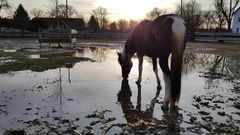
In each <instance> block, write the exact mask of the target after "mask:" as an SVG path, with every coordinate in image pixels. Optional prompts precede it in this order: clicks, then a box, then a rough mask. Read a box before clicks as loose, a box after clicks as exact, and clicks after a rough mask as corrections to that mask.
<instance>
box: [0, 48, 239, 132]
mask: <svg viewBox="0 0 240 135" xmlns="http://www.w3.org/2000/svg"><path fill="white" fill-rule="evenodd" d="M116 51H117V50H115V49H104V48H86V49H80V50H78V51H76V52H74V53H73V54H72V57H78V58H79V57H84V58H89V59H88V60H87V61H82V62H76V63H72V64H71V65H70V66H67V65H66V66H60V67H57V68H55V69H49V70H45V71H41V72H34V71H31V70H30V69H29V70H28V69H26V70H23V71H12V72H11V71H10V72H8V73H2V74H0V86H1V87H0V93H1V94H0V134H3V133H4V132H5V133H6V132H10V131H11V129H12V130H17V131H23V130H24V131H26V132H27V133H32V134H46V133H48V134H50V133H52V134H53V133H55V134H60V133H65V134H67V133H68V134H73V133H75V134H78V133H79V134H80V133H82V134H87V133H96V134H101V133H102V134H109V135H112V134H120V133H122V134H176V133H177V134H179V133H180V134H206V133H220V134H221V133H225V134H233V133H240V132H239V127H240V113H239V109H240V95H239V94H240V90H239V88H240V87H239V86H240V85H239V84H240V80H239V70H235V68H237V67H235V66H236V65H234V64H233V62H232V61H235V59H233V58H230V57H229V58H227V57H222V56H220V55H214V54H206V53H205V54H204V53H186V54H185V56H184V66H183V77H182V92H181V98H180V102H179V108H178V109H175V110H169V111H164V110H161V105H162V101H163V98H164V89H165V88H164V81H163V79H162V73H161V72H159V74H160V76H161V81H162V82H161V85H162V86H163V89H162V90H161V91H157V84H156V80H155V79H156V78H155V75H154V72H153V71H152V64H151V63H152V62H151V59H148V58H145V59H144V64H143V80H142V83H141V86H140V85H139V86H138V85H136V84H135V81H136V79H137V77H138V68H137V67H138V65H137V64H138V60H137V59H136V58H133V59H132V61H133V64H134V65H133V68H132V70H131V73H130V76H129V79H128V80H122V77H121V69H120V66H119V64H118V62H117V55H116ZM29 57H30V58H33V59H38V58H40V55H31V56H29ZM40 66H41V65H40ZM159 71H160V70H159Z"/></svg>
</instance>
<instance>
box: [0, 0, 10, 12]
mask: <svg viewBox="0 0 240 135" xmlns="http://www.w3.org/2000/svg"><path fill="white" fill-rule="evenodd" d="M10 8H11V6H10V4H9V3H8V0H0V13H1V10H2V9H3V10H7V9H10Z"/></svg>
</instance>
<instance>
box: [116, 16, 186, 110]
mask: <svg viewBox="0 0 240 135" xmlns="http://www.w3.org/2000/svg"><path fill="white" fill-rule="evenodd" d="M186 33H187V30H186V26H185V22H184V21H183V20H182V19H181V18H179V17H178V16H176V15H173V14H168V15H162V16H160V17H158V18H156V19H155V20H153V21H148V20H144V21H142V22H140V23H139V24H138V25H137V26H136V27H135V29H134V30H133V31H132V33H131V35H130V36H129V38H128V40H127V41H126V43H125V46H124V48H123V50H122V52H121V53H118V55H119V57H118V62H119V63H120V65H121V68H122V77H123V78H124V79H127V78H128V74H129V73H130V71H131V68H132V65H133V63H132V61H131V58H132V57H133V56H134V54H135V53H137V57H138V59H139V67H138V68H139V76H138V80H137V82H136V83H137V84H140V83H141V80H142V64H143V56H144V55H146V56H149V57H151V58H152V61H153V70H154V72H155V74H156V78H157V84H158V86H157V88H158V89H161V84H160V79H159V77H158V69H157V58H159V64H160V67H161V69H162V72H163V78H164V81H165V98H164V105H163V107H164V108H166V107H168V105H169V104H170V107H171V108H175V107H176V106H177V105H178V101H179V98H180V92H181V70H182V57H183V52H184V49H185V45H186ZM170 54H171V55H172V56H171V71H170V69H169V65H168V58H169V55H170Z"/></svg>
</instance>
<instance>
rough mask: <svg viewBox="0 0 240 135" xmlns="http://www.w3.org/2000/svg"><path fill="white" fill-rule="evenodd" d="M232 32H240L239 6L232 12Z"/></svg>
mask: <svg viewBox="0 0 240 135" xmlns="http://www.w3.org/2000/svg"><path fill="white" fill-rule="evenodd" d="M232 32H233V33H240V7H239V8H238V9H237V10H236V11H235V12H234V13H233V20H232Z"/></svg>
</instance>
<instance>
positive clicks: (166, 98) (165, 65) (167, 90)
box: [159, 58, 171, 109]
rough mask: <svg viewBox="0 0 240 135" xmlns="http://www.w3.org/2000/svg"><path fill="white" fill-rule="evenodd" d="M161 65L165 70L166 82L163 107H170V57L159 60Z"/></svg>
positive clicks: (164, 77) (163, 70)
mask: <svg viewBox="0 0 240 135" xmlns="http://www.w3.org/2000/svg"><path fill="white" fill-rule="evenodd" d="M159 63H160V67H161V69H162V72H163V79H164V82H165V96H164V103H163V106H162V108H163V109H168V105H169V102H170V100H171V93H170V92H171V80H170V70H169V66H168V58H165V59H161V60H160V61H159Z"/></svg>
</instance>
